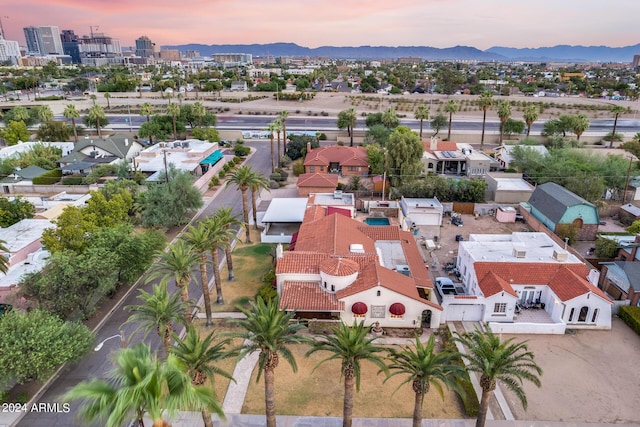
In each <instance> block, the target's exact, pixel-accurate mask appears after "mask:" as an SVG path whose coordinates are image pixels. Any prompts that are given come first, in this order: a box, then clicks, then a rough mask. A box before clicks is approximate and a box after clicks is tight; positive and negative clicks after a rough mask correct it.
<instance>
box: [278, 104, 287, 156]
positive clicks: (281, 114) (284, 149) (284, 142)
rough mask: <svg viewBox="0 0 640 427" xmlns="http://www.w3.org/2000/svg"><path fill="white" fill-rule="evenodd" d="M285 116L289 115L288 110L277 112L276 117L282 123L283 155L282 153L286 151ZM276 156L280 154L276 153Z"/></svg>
mask: <svg viewBox="0 0 640 427" xmlns="http://www.w3.org/2000/svg"><path fill="white" fill-rule="evenodd" d="M287 117H289V112H288V111H285V110H283V111H280V113H279V114H278V118H279V119H280V122H281V123H282V138H283V140H282V155H283V156H284V153H286V152H287ZM278 156H280V154H279V153H278Z"/></svg>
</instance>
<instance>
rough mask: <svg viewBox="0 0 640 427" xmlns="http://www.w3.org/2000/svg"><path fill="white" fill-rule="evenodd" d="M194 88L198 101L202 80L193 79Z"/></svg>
mask: <svg viewBox="0 0 640 427" xmlns="http://www.w3.org/2000/svg"><path fill="white" fill-rule="evenodd" d="M193 90H195V91H196V101H197V100H198V99H200V98H199V95H198V92H199V91H200V80H198V79H194V80H193Z"/></svg>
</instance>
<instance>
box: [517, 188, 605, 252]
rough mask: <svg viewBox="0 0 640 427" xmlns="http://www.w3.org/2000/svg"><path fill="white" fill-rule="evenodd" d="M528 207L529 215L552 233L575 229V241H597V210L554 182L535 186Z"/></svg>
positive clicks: (598, 222) (598, 218)
mask: <svg viewBox="0 0 640 427" xmlns="http://www.w3.org/2000/svg"><path fill="white" fill-rule="evenodd" d="M528 204H529V205H530V207H531V214H532V215H533V216H534V217H535V218H536V219H538V221H540V222H541V223H543V224H544V225H545V226H546V227H547V228H548V229H550V230H552V231H553V232H554V233H558V232H559V231H561V230H563V229H565V228H567V227H574V228H575V229H576V230H577V240H595V239H596V235H597V233H598V225H599V224H600V216H599V214H598V208H596V206H595V205H594V204H593V203H589V202H588V201H586V200H585V199H583V198H582V197H580V196H578V195H577V194H574V193H572V192H571V191H569V190H567V189H566V188H564V187H562V186H560V185H558V184H555V183H553V182H547V183H545V184H541V185H538V186H537V187H536V189H535V190H534V191H533V194H531V198H530V199H529V202H528Z"/></svg>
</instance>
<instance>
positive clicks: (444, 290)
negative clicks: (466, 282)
mask: <svg viewBox="0 0 640 427" xmlns="http://www.w3.org/2000/svg"><path fill="white" fill-rule="evenodd" d="M436 287H437V288H438V290H439V291H440V295H442V296H444V295H458V291H457V290H456V287H455V285H454V284H453V281H452V280H451V279H449V278H448V277H436Z"/></svg>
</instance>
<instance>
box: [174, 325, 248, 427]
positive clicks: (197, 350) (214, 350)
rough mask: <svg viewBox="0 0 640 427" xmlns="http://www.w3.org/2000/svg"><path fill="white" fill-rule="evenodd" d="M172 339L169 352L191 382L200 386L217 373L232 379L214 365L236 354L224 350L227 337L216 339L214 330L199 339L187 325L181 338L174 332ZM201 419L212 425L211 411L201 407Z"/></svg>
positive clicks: (197, 334) (194, 331)
mask: <svg viewBox="0 0 640 427" xmlns="http://www.w3.org/2000/svg"><path fill="white" fill-rule="evenodd" d="M173 339H174V340H175V341H176V345H175V346H174V347H173V348H172V349H171V354H173V355H174V356H175V357H176V359H177V360H178V361H179V362H181V363H182V366H183V367H184V368H185V370H186V374H187V375H188V376H189V377H190V378H191V384H193V385H194V386H202V385H204V383H205V382H206V381H207V380H209V382H210V383H213V381H214V378H215V376H217V375H220V376H222V377H225V378H229V379H230V380H233V377H232V376H231V374H229V373H228V372H226V371H225V370H223V369H220V368H218V367H217V366H216V365H215V364H216V363H218V362H220V361H221V360H224V359H227V358H229V357H234V356H236V355H237V353H236V352H234V351H225V347H226V346H227V345H228V344H229V341H230V340H229V339H225V340H221V341H218V337H217V335H216V333H215V331H212V332H210V333H209V334H208V335H207V336H206V337H205V338H203V339H201V338H200V334H199V333H198V331H197V330H196V329H195V328H194V327H193V325H189V326H188V328H187V334H186V335H185V337H184V338H183V339H180V338H179V337H178V336H177V335H175V334H174V336H173ZM214 397H217V396H214ZM202 419H203V420H204V425H205V426H207V427H213V422H212V421H211V412H209V410H208V409H206V408H203V409H202Z"/></svg>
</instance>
